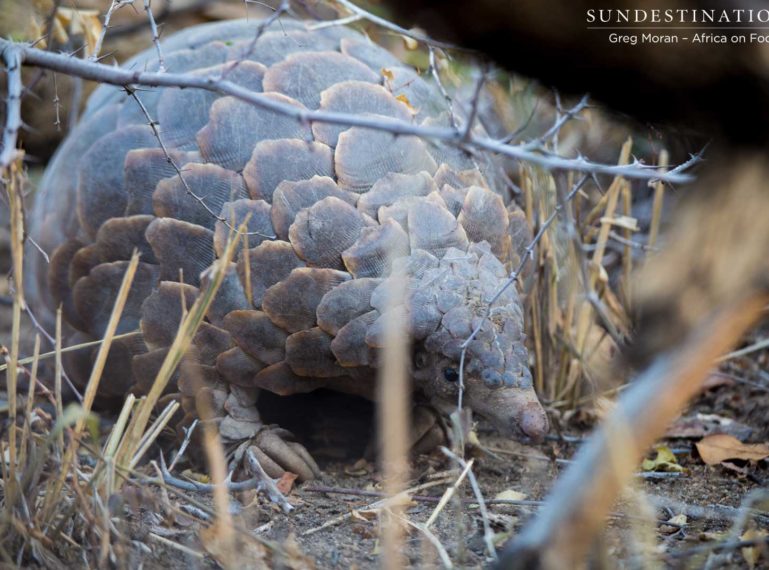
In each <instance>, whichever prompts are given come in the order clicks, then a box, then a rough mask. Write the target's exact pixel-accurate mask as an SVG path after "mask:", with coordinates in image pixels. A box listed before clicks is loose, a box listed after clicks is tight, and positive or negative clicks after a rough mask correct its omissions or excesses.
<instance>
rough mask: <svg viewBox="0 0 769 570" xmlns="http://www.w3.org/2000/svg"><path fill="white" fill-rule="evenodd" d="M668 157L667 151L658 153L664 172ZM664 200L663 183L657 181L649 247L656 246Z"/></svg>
mask: <svg viewBox="0 0 769 570" xmlns="http://www.w3.org/2000/svg"><path fill="white" fill-rule="evenodd" d="M669 160H670V156H669V155H668V151H666V150H663V151H662V152H660V160H659V165H660V169H661V170H662V171H663V172H664V171H666V170H667V167H668V163H669V162H668V161H669ZM664 199H665V183H664V182H660V181H657V182H656V183H655V184H654V202H652V221H651V226H650V227H649V246H650V247H654V246H655V245H656V244H657V236H659V233H660V219H661V218H662V203H663V201H664Z"/></svg>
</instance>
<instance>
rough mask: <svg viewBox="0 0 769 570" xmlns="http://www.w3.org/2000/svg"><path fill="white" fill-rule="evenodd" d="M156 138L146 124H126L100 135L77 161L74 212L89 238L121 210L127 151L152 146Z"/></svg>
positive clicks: (156, 142) (125, 200)
mask: <svg viewBox="0 0 769 570" xmlns="http://www.w3.org/2000/svg"><path fill="white" fill-rule="evenodd" d="M157 146H158V141H157V138H155V135H154V134H153V132H152V129H150V128H149V127H148V126H147V125H136V126H131V127H126V128H124V129H120V130H119V131H115V132H112V133H109V134H107V135H104V136H103V137H101V138H100V139H99V140H97V141H96V142H95V143H94V144H93V145H92V146H91V148H90V149H89V150H88V152H86V153H85V154H84V155H83V156H82V157H80V159H79V161H78V173H77V174H78V187H77V213H78V219H79V220H80V225H81V226H82V227H83V229H85V230H86V232H87V233H88V235H89V236H90V237H93V236H95V235H96V231H97V230H98V229H99V226H101V225H102V223H104V222H105V221H106V220H108V219H109V218H115V217H120V216H122V215H123V214H124V213H125V209H126V205H127V203H128V200H127V199H126V192H125V180H124V178H123V163H124V162H125V158H126V154H127V153H128V151H130V150H132V149H135V148H155V147H157Z"/></svg>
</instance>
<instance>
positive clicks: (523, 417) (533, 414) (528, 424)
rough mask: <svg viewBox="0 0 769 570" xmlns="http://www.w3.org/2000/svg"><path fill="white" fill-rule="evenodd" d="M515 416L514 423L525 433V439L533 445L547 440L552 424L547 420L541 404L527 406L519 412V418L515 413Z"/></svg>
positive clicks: (533, 403) (535, 403)
mask: <svg viewBox="0 0 769 570" xmlns="http://www.w3.org/2000/svg"><path fill="white" fill-rule="evenodd" d="M513 416H514V417H513V418H512V421H513V422H514V423H515V424H516V426H517V428H518V429H519V430H520V431H521V432H522V433H523V435H524V438H525V439H527V440H528V441H530V442H532V443H539V442H541V441H542V440H543V439H545V436H546V435H547V432H548V430H549V428H550V423H549V422H548V420H547V414H546V413H545V410H544V409H543V408H542V405H541V404H540V403H539V402H531V403H529V404H526V405H525V406H524V407H523V409H521V410H520V411H519V413H518V415H517V417H516V414H515V413H514V414H513ZM513 431H515V428H513Z"/></svg>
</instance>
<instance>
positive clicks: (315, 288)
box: [262, 267, 351, 332]
mask: <svg viewBox="0 0 769 570" xmlns="http://www.w3.org/2000/svg"><path fill="white" fill-rule="evenodd" d="M350 279H351V276H350V274H349V273H345V272H342V271H336V270H334V269H319V268H311V267H300V268H298V269H294V270H293V271H292V272H291V273H290V274H289V276H288V277H286V278H285V279H283V280H282V281H281V282H280V283H276V284H275V285H273V286H272V287H270V288H269V289H267V291H266V292H265V294H264V300H263V301H262V309H263V310H264V312H265V313H267V314H268V315H269V316H270V319H271V320H272V322H274V323H275V324H276V325H278V326H279V327H281V328H282V329H284V330H287V331H288V332H297V331H302V330H307V329H309V328H312V327H314V326H315V323H316V310H317V308H318V305H319V304H320V302H321V300H322V299H323V296H324V295H325V294H326V293H328V292H329V291H331V290H332V289H334V288H336V287H338V286H339V285H341V284H342V283H344V282H345V281H349V280H350Z"/></svg>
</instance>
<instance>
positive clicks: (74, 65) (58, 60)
mask: <svg viewBox="0 0 769 570" xmlns="http://www.w3.org/2000/svg"><path fill="white" fill-rule="evenodd" d="M8 50H13V51H17V52H18V55H19V57H20V58H21V59H22V61H23V62H24V63H27V64H30V65H36V66H39V67H43V68H46V69H50V70H52V71H58V72H62V73H67V74H69V75H74V76H77V77H82V78H83V79H89V80H93V81H98V82H101V83H108V84H111V85H117V86H120V87H135V86H137V85H144V86H148V87H179V88H185V87H187V88H197V89H204V90H206V91H212V92H215V93H220V94H223V95H230V96H232V97H235V98H236V99H239V100H242V101H245V102H247V103H251V104H252V105H254V106H256V107H259V108H261V109H264V110H265V111H270V112H273V113H277V114H280V115H284V116H288V117H292V118H294V119H296V120H297V121H300V122H302V123H305V124H307V123H313V122H320V123H328V124H334V125H343V126H346V127H362V128H369V129H374V130H379V131H385V132H389V133H392V134H393V135H411V136H419V137H422V138H427V139H434V140H438V141H442V142H445V143H448V144H452V145H455V146H469V147H475V148H476V149H478V150H484V151H488V152H491V153H498V154H501V155H503V156H506V157H509V158H512V159H516V160H521V161H525V162H529V163H532V164H536V165H538V166H541V167H542V168H545V169H548V170H567V171H568V170H571V171H575V172H580V173H590V174H605V175H609V176H622V177H625V178H635V179H642V180H660V181H663V182H668V183H685V182H689V181H691V180H692V179H693V178H692V176H691V175H689V174H686V173H684V172H682V171H680V170H677V169H673V170H670V171H668V172H661V171H660V170H659V169H658V168H656V167H655V166H650V165H646V164H643V163H642V162H640V161H638V160H636V161H635V162H633V163H632V164H628V165H623V166H618V165H609V164H600V163H595V162H591V161H589V160H587V159H585V158H583V157H577V158H567V157H563V156H558V155H554V154H550V153H545V152H543V151H542V149H536V150H532V149H527V148H526V147H525V145H509V144H505V143H503V142H500V141H497V140H494V139H491V138H489V137H483V136H470V137H469V138H468V139H467V140H464V137H463V133H461V132H457V131H456V129H454V128H452V127H433V126H425V125H416V124H412V123H408V122H406V121H401V120H398V119H389V118H382V117H376V116H367V115H355V114H351V113H337V112H330V111H319V110H308V109H303V108H298V107H296V106H294V105H290V104H286V103H282V102H280V101H276V100H274V99H270V98H268V97H265V96H264V94H262V93H257V92H254V91H250V90H249V89H246V88H244V87H241V86H239V85H237V84H235V83H233V82H231V81H228V80H226V79H221V78H216V77H202V76H193V75H191V74H184V73H157V72H150V71H141V70H129V69H120V68H116V67H111V66H108V65H103V64H100V63H95V62H92V61H83V60H79V59H75V58H71V57H68V56H66V55H63V54H53V53H48V52H44V51H42V50H39V49H35V48H31V47H29V46H28V45H26V44H19V43H14V42H11V41H9V40H0V51H3V52H5V51H8Z"/></svg>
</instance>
